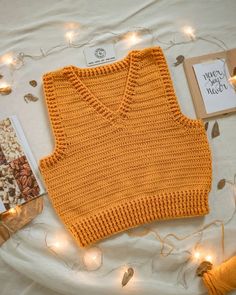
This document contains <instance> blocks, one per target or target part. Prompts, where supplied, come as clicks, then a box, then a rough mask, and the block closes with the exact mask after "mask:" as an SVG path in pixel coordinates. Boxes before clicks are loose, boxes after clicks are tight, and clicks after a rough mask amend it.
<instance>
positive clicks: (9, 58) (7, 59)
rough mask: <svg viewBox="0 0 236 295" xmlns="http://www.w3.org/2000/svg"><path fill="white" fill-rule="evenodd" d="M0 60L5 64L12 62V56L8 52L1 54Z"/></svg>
mask: <svg viewBox="0 0 236 295" xmlns="http://www.w3.org/2000/svg"><path fill="white" fill-rule="evenodd" d="M1 61H2V63H4V64H6V65H10V64H13V62H14V60H13V57H12V55H11V54H10V53H8V54H5V55H3V56H2V58H1Z"/></svg>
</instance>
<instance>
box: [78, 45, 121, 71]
mask: <svg viewBox="0 0 236 295" xmlns="http://www.w3.org/2000/svg"><path fill="white" fill-rule="evenodd" d="M84 55H85V59H86V63H87V65H88V66H95V65H98V64H103V63H106V62H110V61H113V60H116V53H115V48H114V44H100V45H98V46H93V47H85V48H84Z"/></svg>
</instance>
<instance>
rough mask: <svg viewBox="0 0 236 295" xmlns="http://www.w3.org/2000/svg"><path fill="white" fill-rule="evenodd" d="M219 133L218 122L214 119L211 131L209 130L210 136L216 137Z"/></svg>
mask: <svg viewBox="0 0 236 295" xmlns="http://www.w3.org/2000/svg"><path fill="white" fill-rule="evenodd" d="M219 135H220V129H219V124H218V122H217V121H215V123H214V125H213V128H212V131H211V137H212V138H215V137H217V136H219Z"/></svg>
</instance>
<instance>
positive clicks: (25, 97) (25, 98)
mask: <svg viewBox="0 0 236 295" xmlns="http://www.w3.org/2000/svg"><path fill="white" fill-rule="evenodd" d="M24 100H25V101H26V102H27V103H28V101H37V100H38V97H36V96H34V95H33V94H31V93H27V94H26V95H25V96H24Z"/></svg>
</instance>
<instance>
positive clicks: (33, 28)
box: [0, 0, 236, 295]
mask: <svg viewBox="0 0 236 295" xmlns="http://www.w3.org/2000/svg"><path fill="white" fill-rule="evenodd" d="M235 11H236V2H235V1H234V0H224V1H220V0H208V1H203V0H200V1H193V0H191V1H187V0H185V1H183V0H181V1H180V0H172V1H164V0H163V1H154V0H150V1H143V0H136V1H130V0H129V1H127V0H119V1H117V0H112V1H106V0H100V1H92V0H87V1H85V0H79V1H72V0H62V1H55V0H51V1H46V0H41V1H29V0H28V1H27V0H21V1H7V0H2V1H1V17H0V36H1V43H0V54H1V55H2V54H4V53H7V52H13V53H14V52H15V53H19V52H21V51H23V52H25V53H29V54H40V48H43V49H44V50H46V49H48V48H50V47H52V46H54V45H57V44H60V43H63V42H64V33H65V28H64V25H65V24H66V23H69V22H77V23H80V24H81V27H80V29H79V31H78V32H79V34H78V36H77V41H76V42H78V43H81V42H88V41H89V40H90V39H91V38H92V37H94V36H95V38H97V39H96V40H98V39H99V38H103V37H104V38H108V39H109V38H111V36H112V35H111V34H109V32H114V33H118V34H119V33H122V32H126V31H129V30H132V28H133V27H135V26H137V27H146V28H149V29H151V30H152V31H153V32H154V34H155V36H156V37H158V39H159V40H161V41H170V40H173V39H174V37H176V39H177V40H179V38H180V39H181V38H182V39H184V38H185V37H184V36H183V35H181V34H180V33H179V32H180V29H181V27H182V26H183V25H191V26H193V27H194V28H195V29H196V34H197V35H198V36H206V35H211V36H215V37H217V38H218V39H220V40H222V41H224V42H225V43H226V44H227V46H228V48H234V47H236V23H235ZM180 35H181V36H180ZM148 37H150V36H148V34H147V36H146V37H145V38H144V41H143V42H142V43H141V44H140V45H139V46H140V47H144V46H150V45H152V43H151V42H150V38H148ZM98 42H99V41H98ZM155 44H159V45H161V46H162V47H163V48H165V45H164V44H160V43H158V41H157V40H156V41H155ZM116 49H117V53H118V54H117V55H118V59H119V58H121V57H123V56H124V55H125V54H126V53H127V52H128V51H127V50H126V51H125V50H124V49H120V50H119V43H118V44H117V45H116ZM219 50H220V49H219V47H217V46H216V45H214V44H212V43H208V42H204V41H197V42H195V43H191V44H186V45H179V46H175V47H173V48H171V49H169V50H166V51H165V54H166V57H167V60H168V63H169V65H170V70H171V74H172V78H173V81H174V86H175V89H176V93H177V96H178V100H179V104H180V106H181V110H182V112H183V113H184V114H186V115H187V116H189V117H192V118H195V112H194V107H193V104H192V100H191V96H190V93H189V90H188V86H187V82H186V78H185V74H184V71H183V67H182V65H180V66H178V67H173V66H172V65H173V63H174V62H175V58H176V57H177V56H178V55H180V54H182V55H184V56H185V57H190V56H197V55H202V54H207V53H210V52H215V51H219ZM69 64H75V65H77V66H81V67H86V63H85V60H84V55H83V51H82V48H78V49H73V48H71V49H67V50H64V51H62V52H59V53H56V54H53V55H50V56H48V57H45V58H44V59H41V60H29V59H27V60H26V63H25V66H24V67H22V68H21V69H20V70H18V71H17V72H16V73H15V75H14V85H13V87H14V89H13V90H14V91H13V92H12V94H11V95H9V96H1V97H0V112H1V116H7V115H10V114H16V115H17V116H18V117H19V119H20V121H21V123H22V125H23V128H24V130H25V133H26V136H27V138H28V141H29V143H30V146H31V148H32V151H33V153H34V155H35V157H36V159H37V160H38V159H39V158H41V157H43V156H45V155H47V154H49V153H50V152H51V151H52V150H53V145H54V143H53V135H52V131H51V129H50V125H49V118H48V115H47V112H46V107H45V102H44V97H43V94H42V87H41V86H42V85H41V77H42V74H43V73H45V72H47V71H50V70H55V69H57V68H58V67H61V66H65V65H69ZM31 79H35V80H37V81H38V83H39V85H38V87H36V88H32V87H31V86H30V85H29V83H28V82H29V80H31ZM29 92H31V93H33V94H34V95H36V96H38V97H39V98H40V99H39V101H37V102H35V103H33V102H31V103H28V104H27V103H26V102H25V101H24V99H23V96H24V95H25V94H26V93H29ZM213 123H214V120H212V121H210V123H209V129H208V131H207V134H208V138H209V143H210V146H211V150H212V157H213V184H212V191H211V193H210V196H209V201H210V209H211V212H210V214H209V215H207V216H206V217H205V218H199V217H198V218H191V219H188V220H176V221H174V220H172V221H162V222H155V223H152V224H149V225H146V226H143V227H139V228H137V229H134V230H132V231H131V232H132V233H133V234H132V235H131V234H128V232H123V233H121V234H118V235H115V236H113V237H112V238H109V239H107V240H104V241H102V242H101V243H99V244H98V246H99V247H100V248H101V250H102V252H103V265H102V267H101V268H100V269H99V270H97V271H95V272H86V271H85V270H83V269H82V268H81V259H82V254H83V251H84V250H81V249H80V248H78V247H77V246H76V245H75V243H74V242H73V241H72V240H71V237H70V236H69V235H68V234H67V236H66V240H67V242H68V244H67V246H66V250H65V251H64V252H63V253H61V255H60V257H57V256H55V255H53V254H52V253H51V252H50V251H48V250H47V249H46V248H45V234H46V232H47V233H48V236H51V237H53V236H54V234H55V233H59V234H65V235H66V233H65V231H64V229H63V225H62V224H61V223H60V222H59V220H58V218H57V217H56V215H55V213H54V211H53V209H52V206H51V205H50V202H49V200H48V198H47V197H45V208H44V211H43V213H42V214H41V215H40V216H38V217H37V218H36V219H35V220H34V222H33V223H35V225H32V224H31V225H29V226H27V227H25V228H24V229H22V230H20V231H19V232H18V234H16V235H15V236H14V238H12V239H10V240H8V241H7V242H6V243H5V244H4V245H3V246H2V247H1V248H0V294H1V295H15V294H17V295H57V294H65V295H71V294H73V295H77V294H81V295H82V294H83V295H85V294H86V295H89V294H96V295H99V294H102V295H105V294H109V295H110V294H113V295H115V294H137V295H138V294H147V295H152V294H153V295H154V294H155V295H156V294H160V295H170V294H180V295H183V294H189V295H190V294H192V295H193V294H204V293H206V289H205V288H204V286H203V284H202V282H201V280H200V278H198V277H196V276H195V275H194V272H195V265H194V264H192V263H190V264H187V265H185V266H184V269H183V270H186V269H188V270H187V272H185V274H186V276H185V278H184V276H183V273H182V274H181V272H180V269H181V267H182V266H183V263H184V262H185V261H186V259H187V256H186V255H187V254H186V253H187V252H186V251H185V250H191V249H192V247H193V246H194V245H195V243H196V242H197V241H198V239H199V235H195V236H192V237H190V238H189V239H187V240H185V241H184V242H178V241H176V240H175V239H173V238H172V239H170V240H171V241H172V242H173V244H174V245H175V247H177V250H176V251H177V254H175V255H169V256H168V257H165V258H163V257H160V256H159V254H158V253H159V252H160V248H161V244H160V242H159V241H158V239H157V238H156V235H155V232H156V233H159V234H160V235H161V236H164V235H166V234H167V233H175V234H176V235H179V236H185V235H187V234H191V233H193V232H195V231H197V230H198V229H199V228H200V227H202V226H203V225H204V224H208V223H210V222H211V221H213V220H215V219H223V220H225V221H226V220H227V219H228V218H230V216H231V215H232V213H233V210H234V202H233V191H232V188H230V186H229V185H226V186H225V188H224V189H222V190H217V183H218V181H219V180H220V179H222V178H226V179H227V180H230V181H232V180H233V176H234V174H235V173H236V153H235V152H236V132H235V127H236V115H235V114H232V115H231V116H228V117H225V118H221V119H218V123H219V126H220V133H221V134H220V136H219V137H217V138H214V139H212V138H211V135H210V132H211V129H212V126H213ZM202 246H203V247H204V249H205V250H207V251H210V253H211V254H212V255H213V257H214V259H215V262H216V263H220V262H221V261H222V259H223V258H222V254H221V253H222V251H221V229H220V227H219V226H212V227H210V228H209V229H207V230H206V231H204V234H203V240H202ZM209 249H210V250H209ZM235 251H236V216H234V218H233V219H232V220H231V222H230V223H228V224H227V226H226V229H225V258H228V257H230V256H232V255H234V254H235ZM72 265H73V266H74V268H73V269H72V267H71V266H72ZM125 265H129V266H133V267H134V269H135V275H134V277H133V279H132V280H131V281H130V282H129V284H128V285H127V286H126V287H124V288H122V287H121V278H122V266H125ZM183 272H184V271H183ZM178 274H179V283H177V282H178ZM184 279H185V280H184ZM184 281H185V283H186V284H184ZM234 294H236V293H234Z"/></svg>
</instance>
